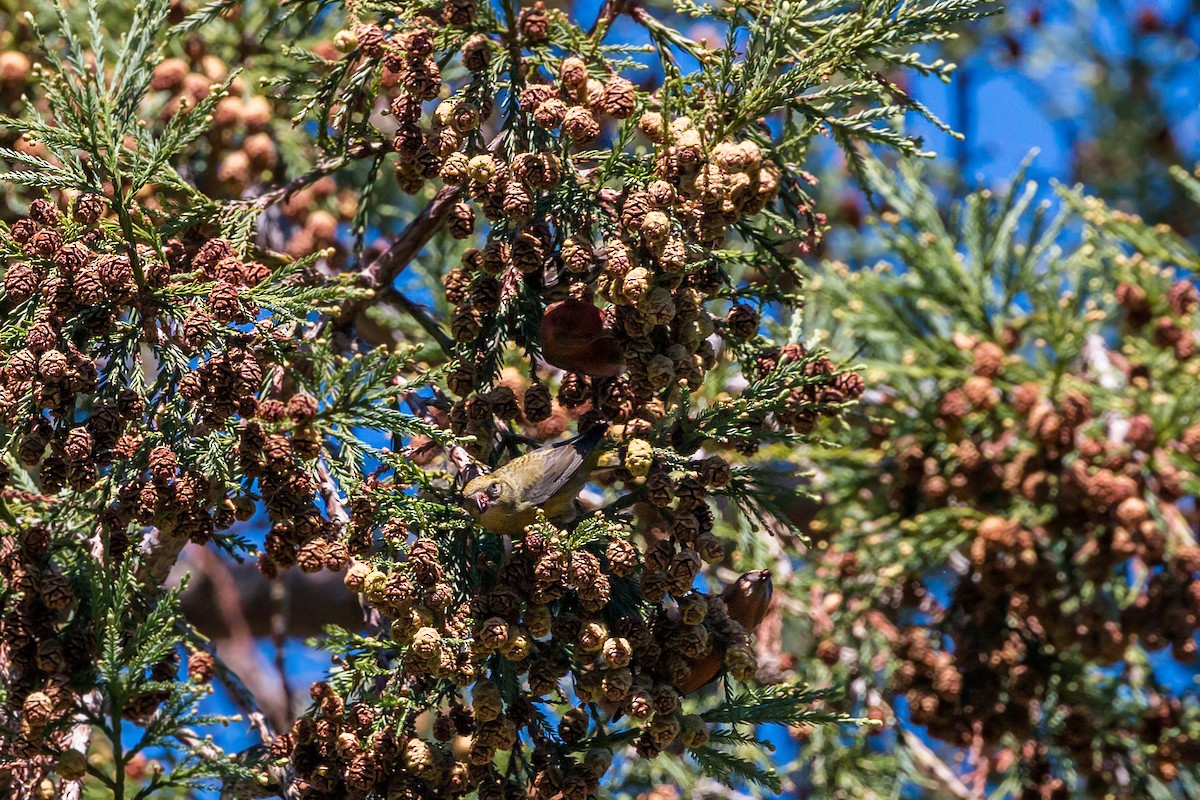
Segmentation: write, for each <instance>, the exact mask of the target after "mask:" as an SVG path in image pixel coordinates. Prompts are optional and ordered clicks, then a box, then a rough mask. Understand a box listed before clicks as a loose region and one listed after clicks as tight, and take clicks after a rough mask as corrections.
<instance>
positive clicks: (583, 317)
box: [540, 300, 625, 377]
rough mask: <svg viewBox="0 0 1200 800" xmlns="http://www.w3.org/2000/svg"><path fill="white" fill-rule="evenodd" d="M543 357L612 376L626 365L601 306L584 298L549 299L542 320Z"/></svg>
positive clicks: (585, 371) (559, 364) (569, 367)
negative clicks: (552, 300) (551, 300)
mask: <svg viewBox="0 0 1200 800" xmlns="http://www.w3.org/2000/svg"><path fill="white" fill-rule="evenodd" d="M540 338H541V343H542V358H544V359H545V360H546V363H547V364H551V365H552V366H555V367H558V368H559V369H564V370H566V371H568V372H579V373H582V374H584V375H595V376H598V377H612V376H614V375H620V374H621V372H622V371H623V370H624V369H625V359H624V357H623V355H622V353H621V347H620V345H619V344H618V343H617V339H616V337H614V336H613V335H612V332H611V331H609V330H607V329H606V328H605V327H604V315H603V314H602V313H601V312H600V309H598V308H596V307H595V306H594V305H592V304H591V303H587V302H584V301H583V300H560V301H558V302H557V303H551V304H550V305H549V306H548V307H547V308H546V311H545V313H544V314H542V324H541V334H540Z"/></svg>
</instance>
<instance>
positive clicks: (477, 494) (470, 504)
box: [463, 475, 505, 516]
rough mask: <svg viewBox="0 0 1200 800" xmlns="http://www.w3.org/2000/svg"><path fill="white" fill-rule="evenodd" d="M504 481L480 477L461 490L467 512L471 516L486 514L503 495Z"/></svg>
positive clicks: (486, 476)
mask: <svg viewBox="0 0 1200 800" xmlns="http://www.w3.org/2000/svg"><path fill="white" fill-rule="evenodd" d="M504 488H505V487H504V481H502V480H500V479H499V478H497V477H495V476H494V475H480V476H479V477H478V478H475V479H474V480H473V481H471V482H470V483H468V484H467V486H466V488H465V489H463V498H464V499H465V500H466V504H467V511H469V512H470V513H471V515H472V516H479V515H481V514H486V513H487V510H488V509H489V508H491V507H492V506H494V505H496V503H497V502H498V501H500V499H501V497H502V496H503V495H504Z"/></svg>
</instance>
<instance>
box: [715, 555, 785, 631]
mask: <svg viewBox="0 0 1200 800" xmlns="http://www.w3.org/2000/svg"><path fill="white" fill-rule="evenodd" d="M774 588H775V587H774V585H773V584H772V583H771V570H769V569H756V570H753V571H751V572H747V573H744V574H743V575H741V576H739V577H738V579H737V580H736V581H734V582H733V583H731V584H730V585H729V586H727V587H725V591H724V592H723V593H722V597H723V598H724V600H725V603H726V605H728V607H729V616H730V617H731V618H733V619H735V620H737V621H738V622H740V623H741V624H742V625H743V626H745V627H746V628H747V629H748V630H754V629H755V628H757V627H758V623H760V622H762V619H763V617H764V616H765V615H766V613H767V608H768V607H769V606H770V605H771V593H772V592H773V591H774Z"/></svg>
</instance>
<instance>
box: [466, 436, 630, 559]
mask: <svg viewBox="0 0 1200 800" xmlns="http://www.w3.org/2000/svg"><path fill="white" fill-rule="evenodd" d="M605 429H606V426H605V425H595V426H593V427H592V428H590V429H589V430H588V431H586V432H584V433H583V434H581V435H579V436H576V437H575V438H574V439H568V440H567V441H565V442H559V443H558V444H552V445H550V446H548V447H540V448H538V449H537V450H534V451H533V452H531V453H526V454H525V455H523V456H518V457H517V458H514V459H513V460H512V461H509V462H508V463H507V464H504V465H503V466H501V467H498V468H497V469H496V471H495V472H492V473H489V474H487V475H481V476H479V477H478V478H475V479H474V480H473V481H471V482H470V483H468V484H467V486H466V488H465V489H464V490H463V495H464V497H465V499H466V506H467V510H468V511H469V512H470V514H471V516H472V517H474V518H475V521H476V522H478V523H479V524H480V525H481V526H483V527H484V528H487V529H488V530H489V531H491V532H492V533H500V534H507V535H510V536H515V535H517V534H520V533H521V532H522V531H524V530H525V528H526V527H527V526H529V525H532V524H533V523H534V522H536V521H537V511H538V509H539V508H540V509H542V511H544V512H545V513H546V516H547V517H548V518H549V519H556V518H561V517H566V516H569V515H570V512H571V511H572V509H573V507H574V503H575V497H576V495H578V494H579V491H580V490H581V489H582V488H583V486H584V484H585V483H587V480H588V475H589V474H590V473H591V471H592V470H593V469H594V468H595V466H596V461H597V459H598V458H599V451H598V450H597V449H596V446H597V445H599V444H600V440H601V439H603V438H604V431H605Z"/></svg>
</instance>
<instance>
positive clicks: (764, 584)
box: [677, 569, 774, 695]
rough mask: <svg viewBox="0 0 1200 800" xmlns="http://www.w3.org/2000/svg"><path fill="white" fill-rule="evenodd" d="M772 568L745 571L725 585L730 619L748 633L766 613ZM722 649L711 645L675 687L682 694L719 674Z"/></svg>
mask: <svg viewBox="0 0 1200 800" xmlns="http://www.w3.org/2000/svg"><path fill="white" fill-rule="evenodd" d="M773 590H774V587H773V586H772V584H771V570H769V569H759V570H754V571H753V572H747V573H745V574H744V575H742V576H740V577H739V578H738V579H737V580H736V581H734V582H733V583H731V584H729V585H728V586H726V587H725V591H723V592H721V599H722V600H724V601H725V607H726V608H727V609H729V618H730V619H732V620H734V621H735V622H738V623H740V624H741V626H742V627H743V628H745V629H746V632H747V633H753V632H754V629H755V628H757V627H758V624H759V623H760V622H762V621H763V617H764V616H766V613H767V609H768V608H769V607H770V605H771V592H772V591H773ZM724 650H725V648H724V647H723V646H719V647H713V648H712V650H710V651H709V652H708V653H707V654H705V655H703V656H701V657H700V658H699V659H697V660H696V661H695V663H693V664H692V671H691V672H690V673H688V677H687V680H686V681H684V682H683V684H681V685H680V686H678V687H677V688H678V689H679V691H680V692H682V693H683V694H684V695H689V694H691V693H692V692H695V691H697V690H699V689H703V688H704V687H705V686H707V685H708V684H710V683H712V682H713V681H715V680H716V679H717V677H718V676H719V675H720V674H721V670H722V668H723V667H724V665H725V653H724Z"/></svg>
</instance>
